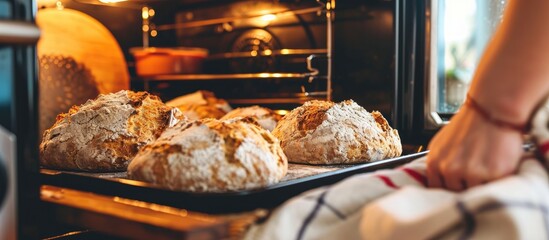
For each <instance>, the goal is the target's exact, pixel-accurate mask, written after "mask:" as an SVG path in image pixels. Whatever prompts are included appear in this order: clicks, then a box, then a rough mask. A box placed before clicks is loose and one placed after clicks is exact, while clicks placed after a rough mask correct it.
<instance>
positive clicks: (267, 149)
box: [128, 119, 288, 192]
mask: <svg viewBox="0 0 549 240" xmlns="http://www.w3.org/2000/svg"><path fill="white" fill-rule="evenodd" d="M247 120H249V119H244V120H240V119H231V120H227V121H221V120H216V119H204V120H197V121H192V122H189V123H183V122H180V123H178V124H177V125H176V126H174V127H172V128H168V129H167V130H166V131H165V132H164V133H162V135H161V136H160V137H159V138H158V139H157V140H156V141H155V142H153V143H152V144H149V145H147V146H145V147H144V148H143V149H141V150H140V151H139V153H138V154H137V156H136V157H135V158H134V160H133V161H132V162H131V163H130V165H129V166H128V175H129V176H130V177H131V178H133V179H138V180H141V181H146V182H151V183H155V184H158V185H161V186H163V187H166V188H169V189H174V190H183V191H192V192H224V191H236V190H244V189H254V188H259V187H264V186H267V185H270V184H274V183H277V182H278V181H280V179H282V178H283V177H284V175H286V171H287V169H288V161H287V159H286V156H285V155H284V153H283V151H282V149H281V148H280V145H279V142H278V140H277V139H276V138H275V137H274V136H273V135H271V133H269V132H268V131H266V130H265V129H262V128H261V127H259V126H258V125H255V124H253V123H250V121H247Z"/></svg>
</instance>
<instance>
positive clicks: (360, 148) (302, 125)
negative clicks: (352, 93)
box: [272, 100, 402, 164]
mask: <svg viewBox="0 0 549 240" xmlns="http://www.w3.org/2000/svg"><path fill="white" fill-rule="evenodd" d="M272 133H273V135H274V136H275V137H277V138H278V139H279V140H280V144H281V146H282V149H283V150H284V153H285V154H286V156H287V157H288V161H289V162H295V163H307V164H351V163H362V162H370V161H376V160H382V159H386V158H391V157H397V156H400V155H401V154H402V144H401V142H400V137H399V135H398V131H397V130H395V129H392V128H391V126H389V124H388V123H387V120H385V118H384V117H383V116H382V115H381V113H379V112H377V111H373V112H371V113H370V112H368V111H366V110H365V109H364V108H363V107H361V106H359V105H358V104H356V103H355V102H354V101H352V100H347V101H343V102H340V103H333V102H329V101H320V100H313V101H309V102H306V103H305V104H303V105H302V106H300V107H298V108H296V109H294V110H292V111H291V112H289V113H288V114H286V115H285V116H284V117H283V118H282V119H281V120H280V121H279V122H278V125H277V126H276V128H275V129H274V130H273V132H272Z"/></svg>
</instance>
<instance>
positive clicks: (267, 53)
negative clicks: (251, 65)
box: [263, 49, 273, 56]
mask: <svg viewBox="0 0 549 240" xmlns="http://www.w3.org/2000/svg"><path fill="white" fill-rule="evenodd" d="M271 54H273V51H271V50H270V49H267V50H265V51H263V55H265V56H271Z"/></svg>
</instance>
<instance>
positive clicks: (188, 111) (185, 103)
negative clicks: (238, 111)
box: [166, 90, 232, 120]
mask: <svg viewBox="0 0 549 240" xmlns="http://www.w3.org/2000/svg"><path fill="white" fill-rule="evenodd" d="M166 105H168V106H172V107H177V108H179V110H181V112H182V113H183V114H184V115H185V116H186V117H187V118H189V119H190V120H198V119H204V118H215V119H219V118H221V117H223V116H224V115H225V114H227V113H228V112H230V111H231V110H232V108H231V106H230V105H229V103H227V101H225V100H223V99H219V98H216V97H215V94H214V93H213V92H210V91H204V90H200V91H196V92H194V93H190V94H186V95H183V96H180V97H177V98H175V99H172V100H170V101H168V102H166Z"/></svg>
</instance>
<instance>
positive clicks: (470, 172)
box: [427, 107, 523, 191]
mask: <svg viewBox="0 0 549 240" xmlns="http://www.w3.org/2000/svg"><path fill="white" fill-rule="evenodd" d="M428 148H429V149H430V152H429V153H428V155H427V179H428V184H429V186H430V187H435V188H440V187H442V188H447V189H449V190H454V191H460V190H464V189H466V188H470V187H473V186H476V185H479V184H482V183H485V182H489V181H492V180H495V179H499V178H502V177H505V176H508V175H510V174H512V173H514V172H515V170H516V169H517V167H518V164H519V161H520V158H521V156H522V153H523V150H522V135H521V133H520V132H518V131H514V130H511V129H508V128H502V127H498V126H496V125H494V124H492V123H490V122H488V121H487V120H486V119H484V118H483V117H482V116H480V115H479V114H478V113H477V112H476V111H474V110H473V109H471V108H469V107H465V108H462V109H461V110H460V111H459V112H458V113H457V114H456V115H455V116H454V117H453V118H452V121H450V123H449V124H448V125H447V126H445V127H444V128H442V129H441V130H440V131H439V133H437V134H436V135H435V137H434V138H433V139H432V140H431V142H430V143H429V147H428Z"/></svg>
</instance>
